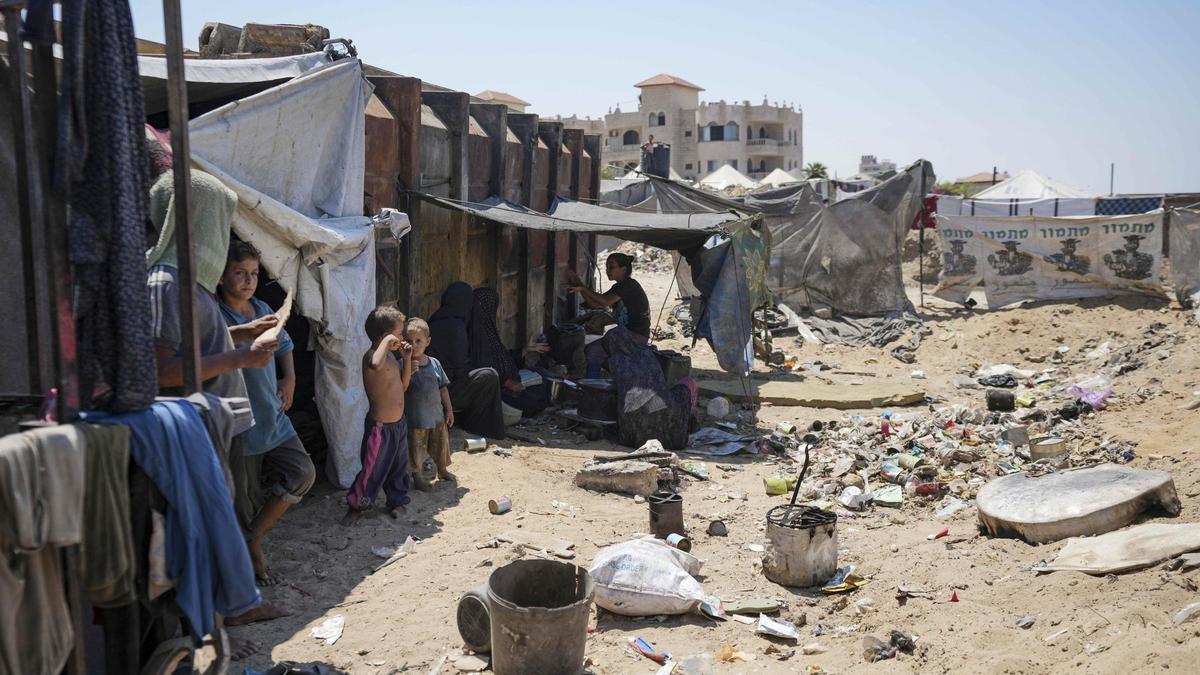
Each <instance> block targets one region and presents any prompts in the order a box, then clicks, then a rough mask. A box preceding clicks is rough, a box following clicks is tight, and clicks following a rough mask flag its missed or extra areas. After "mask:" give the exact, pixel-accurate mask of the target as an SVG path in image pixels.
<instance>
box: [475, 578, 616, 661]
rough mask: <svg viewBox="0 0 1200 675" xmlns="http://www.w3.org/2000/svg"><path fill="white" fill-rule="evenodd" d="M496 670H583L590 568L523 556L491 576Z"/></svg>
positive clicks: (490, 605) (489, 603)
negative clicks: (523, 558)
mask: <svg viewBox="0 0 1200 675" xmlns="http://www.w3.org/2000/svg"><path fill="white" fill-rule="evenodd" d="M487 595H488V605H489V609H490V610H491V624H492V626H491V628H492V645H491V646H492V671H493V672H494V673H496V675H518V674H520V675H524V674H526V673H528V674H529V675H549V674H550V673H563V674H564V675H575V674H576V673H580V672H583V652H584V648H585V647H586V646H587V624H588V616H589V614H590V612H591V607H592V596H593V595H595V588H594V587H593V586H592V577H591V575H589V574H588V572H587V570H586V569H584V568H582V567H579V566H576V565H571V564H569V563H562V562H557V561H554V560H518V561H516V562H514V563H510V564H508V565H505V566H504V567H501V568H500V569H498V570H496V571H495V572H493V573H492V576H491V578H490V579H489V580H488V592H487Z"/></svg>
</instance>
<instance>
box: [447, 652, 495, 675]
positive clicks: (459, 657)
mask: <svg viewBox="0 0 1200 675" xmlns="http://www.w3.org/2000/svg"><path fill="white" fill-rule="evenodd" d="M450 662H451V663H453V664H454V667H455V668H457V669H458V672H460V673H482V672H483V671H485V670H487V669H488V665H489V664H488V661H487V659H483V658H480V657H478V656H476V655H475V654H455V655H453V656H451V657H450Z"/></svg>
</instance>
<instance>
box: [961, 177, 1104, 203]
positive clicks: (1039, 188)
mask: <svg viewBox="0 0 1200 675" xmlns="http://www.w3.org/2000/svg"><path fill="white" fill-rule="evenodd" d="M1075 197H1085V198H1088V199H1091V198H1092V197H1095V195H1092V194H1088V192H1087V191H1086V190H1081V189H1079V188H1077V187H1072V186H1070V185H1067V184H1066V183H1063V182H1061V181H1057V180H1054V179H1053V178H1047V177H1046V176H1043V175H1042V174H1040V173H1038V172H1036V171H1030V170H1025V171H1022V172H1020V173H1018V174H1017V175H1015V176H1013V177H1012V178H1009V179H1008V180H1006V181H1001V182H999V183H996V184H995V185H993V186H991V187H989V188H987V189H985V190H981V191H979V192H977V193H976V194H975V195H974V198H975V199H1022V200H1025V199H1072V198H1075Z"/></svg>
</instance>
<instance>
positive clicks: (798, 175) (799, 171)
mask: <svg viewBox="0 0 1200 675" xmlns="http://www.w3.org/2000/svg"><path fill="white" fill-rule="evenodd" d="M788 175H789V176H791V177H792V178H795V179H796V180H808V174H807V173H806V172H805V171H804V167H799V166H798V167H796V168H794V169H792V170H791V171H789V172H788Z"/></svg>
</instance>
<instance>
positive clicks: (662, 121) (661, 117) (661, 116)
mask: <svg viewBox="0 0 1200 675" xmlns="http://www.w3.org/2000/svg"><path fill="white" fill-rule="evenodd" d="M658 126H660V127H665V126H667V113H658Z"/></svg>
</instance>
